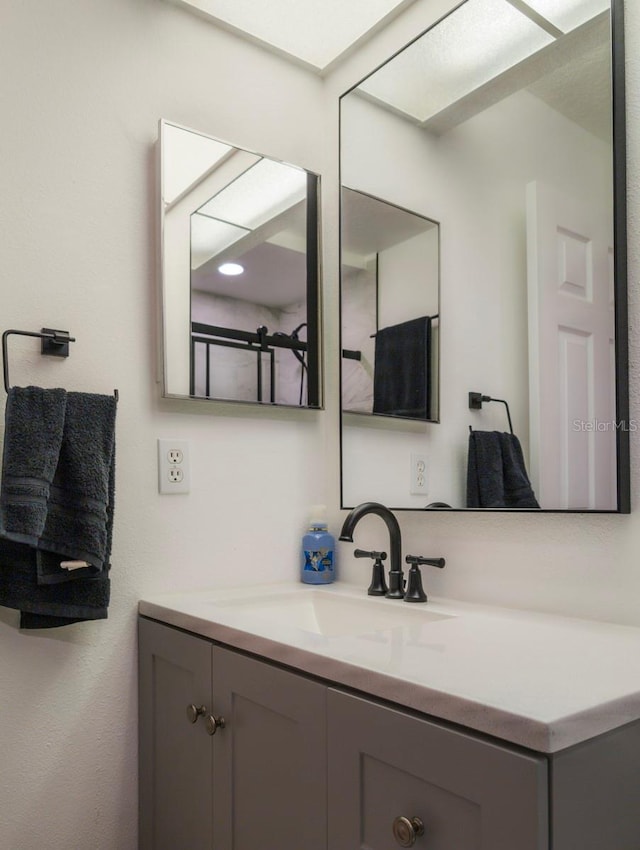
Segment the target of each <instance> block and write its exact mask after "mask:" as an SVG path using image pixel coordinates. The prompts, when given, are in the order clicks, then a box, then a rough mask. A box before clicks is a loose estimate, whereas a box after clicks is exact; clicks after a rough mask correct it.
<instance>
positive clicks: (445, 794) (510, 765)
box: [328, 690, 548, 850]
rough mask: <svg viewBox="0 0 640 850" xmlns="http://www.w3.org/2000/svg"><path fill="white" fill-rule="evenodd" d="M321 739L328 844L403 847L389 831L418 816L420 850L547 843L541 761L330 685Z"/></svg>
mask: <svg viewBox="0 0 640 850" xmlns="http://www.w3.org/2000/svg"><path fill="white" fill-rule="evenodd" d="M328 738H329V847H330V848H349V850H356V848H362V850H397V848H398V846H410V845H409V844H402V843H401V842H400V841H399V840H397V839H396V838H395V837H394V834H393V824H394V820H395V819H396V818H399V817H404V818H406V819H407V821H408V822H409V823H411V821H413V819H414V818H419V819H420V821H422V823H423V824H424V834H423V835H421V836H418V837H416V839H415V847H416V848H424V850H454V848H455V850H544V848H547V846H548V817H547V811H548V805H547V779H546V776H547V766H546V761H545V759H544V758H542V757H535V756H530V755H526V754H522V753H521V752H519V751H516V750H511V749H509V748H507V747H503V746H500V745H497V744H493V743H489V742H487V741H484V740H482V739H480V738H476V737H475V736H473V735H471V734H466V733H462V732H457V731H453V730H451V729H448V728H446V727H444V726H441V725H439V724H437V723H434V722H430V721H427V720H424V719H420V718H417V717H414V716H412V715H409V714H404V713H403V712H401V711H396V710H394V709H389V708H386V707H383V706H379V705H376V704H374V703H371V702H369V701H368V700H365V699H360V698H358V697H353V696H349V695H347V694H342V693H340V692H338V691H334V690H330V691H329V695H328ZM416 826H417V824H416ZM400 828H402V827H400ZM404 829H405V833H409V838H411V834H410V831H409V830H408V828H407V825H406V824H405V825H404ZM417 831H418V830H416V832H417Z"/></svg>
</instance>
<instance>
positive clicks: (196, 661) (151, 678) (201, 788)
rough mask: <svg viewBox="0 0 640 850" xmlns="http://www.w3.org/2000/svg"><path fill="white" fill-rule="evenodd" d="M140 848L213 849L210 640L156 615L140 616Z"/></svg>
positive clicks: (173, 849) (168, 849) (171, 849)
mask: <svg viewBox="0 0 640 850" xmlns="http://www.w3.org/2000/svg"><path fill="white" fill-rule="evenodd" d="M138 653H139V677H138V688H139V700H138V716H139V751H140V752H139V755H140V758H139V762H140V781H139V789H140V790H139V795H140V801H139V803H140V850H176V848H178V847H188V848H189V850H211V847H212V844H211V833H212V824H213V820H212V807H211V801H212V799H213V748H212V746H211V739H210V738H209V735H208V734H207V730H206V727H205V724H204V719H203V717H199V718H198V719H197V722H196V723H191V722H190V721H189V719H188V717H187V706H190V705H192V704H193V705H194V706H196V707H197V708H200V706H204V707H205V708H206V709H210V708H211V644H210V643H209V642H208V641H206V640H202V638H198V637H193V636H192V635H188V634H185V633H184V632H180V631H177V630H176V629H171V628H168V627H167V626H163V625H160V624H159V623H155V622H153V621H151V620H140V621H139V642H138Z"/></svg>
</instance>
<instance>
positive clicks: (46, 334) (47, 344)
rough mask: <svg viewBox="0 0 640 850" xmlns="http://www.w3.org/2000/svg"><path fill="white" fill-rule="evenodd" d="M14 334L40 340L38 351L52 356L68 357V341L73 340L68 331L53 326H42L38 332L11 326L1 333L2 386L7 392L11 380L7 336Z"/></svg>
mask: <svg viewBox="0 0 640 850" xmlns="http://www.w3.org/2000/svg"><path fill="white" fill-rule="evenodd" d="M12 334H13V335H15V336H32V337H35V338H36V339H40V340H42V342H41V344H40V353H41V354H48V355H51V356H52V357H68V356H69V343H70V342H75V341H76V340H75V337H72V336H69V331H60V330H54V329H53V328H42V330H41V331H40V333H36V332H35V331H18V330H16V329H15V328H11V329H10V330H8V331H5V332H4V333H3V334H2V372H3V377H4V388H5V391H6V392H9V390H10V388H11V382H10V381H9V353H8V350H7V342H8V338H9V337H10V336H11V335H12Z"/></svg>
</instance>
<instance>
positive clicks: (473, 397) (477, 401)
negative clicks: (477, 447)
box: [469, 393, 513, 434]
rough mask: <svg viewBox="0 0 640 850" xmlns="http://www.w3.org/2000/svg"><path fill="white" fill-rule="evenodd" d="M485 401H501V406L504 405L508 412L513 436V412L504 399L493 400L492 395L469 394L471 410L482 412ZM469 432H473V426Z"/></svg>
mask: <svg viewBox="0 0 640 850" xmlns="http://www.w3.org/2000/svg"><path fill="white" fill-rule="evenodd" d="M485 401H487V402H488V401H499V402H500V404H504V406H505V409H506V411H507V419H508V420H509V431H510V432H511V433H512V434H513V425H512V423H511V412H510V410H509V405H508V404H507V402H506V401H505V400H504V399H503V398H491V396H490V395H483V394H482V393H469V410H482V404H483V402H485ZM469 431H470V432H471V426H469Z"/></svg>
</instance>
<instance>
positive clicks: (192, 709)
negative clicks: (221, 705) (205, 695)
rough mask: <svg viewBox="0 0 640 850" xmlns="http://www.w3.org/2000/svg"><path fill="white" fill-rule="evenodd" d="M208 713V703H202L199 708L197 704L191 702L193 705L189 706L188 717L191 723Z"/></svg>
mask: <svg viewBox="0 0 640 850" xmlns="http://www.w3.org/2000/svg"><path fill="white" fill-rule="evenodd" d="M206 713H207V707H206V705H201V706H200V707H199V708H198V706H197V705H194V704H193V703H191V705H188V706H187V718H188V720H189V722H190V723H195V722H196V720H197V719H198V718H199V717H202V716H203V715H205V714H206Z"/></svg>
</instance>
